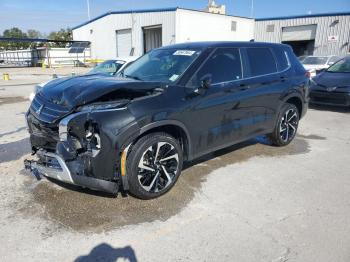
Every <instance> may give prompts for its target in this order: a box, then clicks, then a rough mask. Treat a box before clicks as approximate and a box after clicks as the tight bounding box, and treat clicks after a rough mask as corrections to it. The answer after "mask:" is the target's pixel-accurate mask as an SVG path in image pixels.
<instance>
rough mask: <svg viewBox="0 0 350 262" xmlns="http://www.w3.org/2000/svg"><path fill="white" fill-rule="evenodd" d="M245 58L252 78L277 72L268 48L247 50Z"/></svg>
mask: <svg viewBox="0 0 350 262" xmlns="http://www.w3.org/2000/svg"><path fill="white" fill-rule="evenodd" d="M247 56H248V62H249V65H250V71H251V75H252V76H259V75H266V74H271V73H276V72H277V66H276V61H275V58H274V57H273V54H272V53H271V51H270V49H269V48H260V47H257V48H247Z"/></svg>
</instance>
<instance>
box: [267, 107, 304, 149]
mask: <svg viewBox="0 0 350 262" xmlns="http://www.w3.org/2000/svg"><path fill="white" fill-rule="evenodd" d="M299 117H300V116H299V111H298V108H297V107H296V106H295V105H293V104H289V103H286V104H284V105H283V106H282V108H281V111H280V113H279V116H278V119H277V122H276V126H275V129H274V131H273V132H272V133H271V134H270V135H269V138H270V140H271V142H272V144H273V145H276V146H285V145H288V144H289V143H290V142H292V140H293V139H294V137H295V135H296V133H297V130H298V125H299Z"/></svg>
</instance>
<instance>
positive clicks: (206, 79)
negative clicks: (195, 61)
mask: <svg viewBox="0 0 350 262" xmlns="http://www.w3.org/2000/svg"><path fill="white" fill-rule="evenodd" d="M210 85H211V74H206V75H204V76H203V77H202V78H201V88H203V89H208V88H209V87H210Z"/></svg>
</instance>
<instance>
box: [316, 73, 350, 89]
mask: <svg viewBox="0 0 350 262" xmlns="http://www.w3.org/2000/svg"><path fill="white" fill-rule="evenodd" d="M314 81H315V82H316V83H317V84H318V85H320V86H324V87H345V86H350V73H330V72H322V73H320V74H318V75H317V76H316V77H315V78H314Z"/></svg>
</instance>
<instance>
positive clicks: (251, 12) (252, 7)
mask: <svg viewBox="0 0 350 262" xmlns="http://www.w3.org/2000/svg"><path fill="white" fill-rule="evenodd" d="M253 16H254V0H252V2H251V6H250V18H253Z"/></svg>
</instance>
